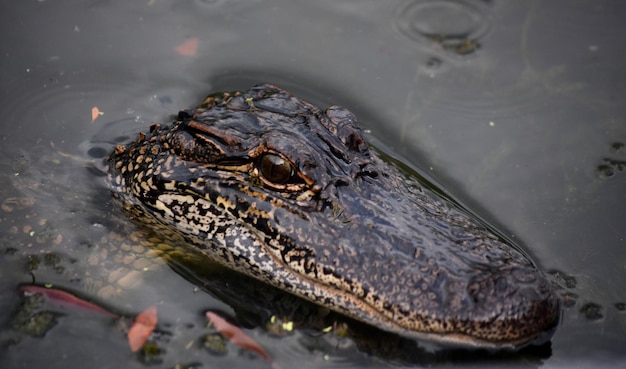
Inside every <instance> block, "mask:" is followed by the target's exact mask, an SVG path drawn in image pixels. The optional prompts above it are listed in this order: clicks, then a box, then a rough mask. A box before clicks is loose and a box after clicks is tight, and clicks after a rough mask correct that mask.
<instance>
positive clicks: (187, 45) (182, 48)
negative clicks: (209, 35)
mask: <svg viewBox="0 0 626 369" xmlns="http://www.w3.org/2000/svg"><path fill="white" fill-rule="evenodd" d="M198 46H200V40H199V39H198V38H197V37H192V38H189V39H187V40H186V41H185V42H183V43H182V44H180V45H177V46H175V47H174V51H176V52H177V53H178V54H180V55H182V56H195V55H196V53H197V52H198Z"/></svg>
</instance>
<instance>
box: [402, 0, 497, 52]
mask: <svg viewBox="0 0 626 369" xmlns="http://www.w3.org/2000/svg"><path fill="white" fill-rule="evenodd" d="M491 23H492V22H491V20H490V16H489V13H488V11H487V9H486V8H485V7H484V5H481V4H479V3H468V2H465V1H453V0H445V1H441V0H439V1H433V0H431V1H423V0H420V1H410V2H407V3H405V4H404V5H403V6H401V7H400V8H399V9H398V11H397V13H396V18H395V21H394V25H395V28H396V29H397V30H398V31H399V32H400V33H401V34H402V35H404V36H406V37H408V38H409V39H411V40H413V41H416V42H419V43H421V44H423V45H424V46H428V47H431V48H432V47H435V48H436V49H438V50H440V51H443V52H445V54H447V55H453V56H465V55H469V54H473V53H475V52H476V51H477V50H478V49H479V48H480V47H481V40H482V39H483V38H484V37H485V35H486V34H487V32H488V30H489V28H490V26H491Z"/></svg>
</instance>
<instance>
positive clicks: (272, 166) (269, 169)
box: [260, 154, 293, 184]
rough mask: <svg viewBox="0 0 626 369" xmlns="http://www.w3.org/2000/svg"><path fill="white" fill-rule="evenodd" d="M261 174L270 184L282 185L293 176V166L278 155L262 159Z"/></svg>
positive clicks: (266, 155) (266, 156)
mask: <svg viewBox="0 0 626 369" xmlns="http://www.w3.org/2000/svg"><path fill="white" fill-rule="evenodd" d="M260 166H261V174H263V177H265V179H267V180H268V181H270V182H273V183H278V184H282V183H285V182H287V181H288V180H289V178H291V176H292V175H293V168H292V167H291V164H290V163H289V162H288V161H287V160H285V159H283V158H281V157H280V156H278V155H276V154H265V155H263V156H262V157H261V165H260Z"/></svg>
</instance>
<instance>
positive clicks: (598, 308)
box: [580, 302, 604, 320]
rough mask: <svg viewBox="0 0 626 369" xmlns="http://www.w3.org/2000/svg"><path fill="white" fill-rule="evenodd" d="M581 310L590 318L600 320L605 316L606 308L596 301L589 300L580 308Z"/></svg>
mask: <svg viewBox="0 0 626 369" xmlns="http://www.w3.org/2000/svg"><path fill="white" fill-rule="evenodd" d="M580 312H581V313H582V314H583V315H584V316H585V318H586V319H588V320H600V319H602V318H604V314H603V313H604V308H603V307H602V305H598V304H596V303H594V302H588V303H586V304H585V305H583V306H582V307H581V308H580Z"/></svg>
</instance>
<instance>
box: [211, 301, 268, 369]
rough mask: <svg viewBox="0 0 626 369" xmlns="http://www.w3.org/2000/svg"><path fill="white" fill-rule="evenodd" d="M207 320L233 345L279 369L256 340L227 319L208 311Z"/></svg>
mask: <svg viewBox="0 0 626 369" xmlns="http://www.w3.org/2000/svg"><path fill="white" fill-rule="evenodd" d="M206 316H207V318H209V320H210V321H211V323H212V324H213V326H215V329H217V331H218V332H220V333H221V334H223V335H224V336H226V338H228V339H229V340H230V341H231V342H232V343H234V344H235V345H237V346H239V347H241V348H243V349H244V350H248V351H252V352H255V353H257V354H258V355H259V356H261V357H262V358H263V359H265V361H267V362H268V363H270V365H271V366H272V368H278V365H276V363H274V360H273V359H272V357H271V356H270V355H269V354H268V353H267V352H266V351H265V350H264V349H263V347H261V345H259V344H258V343H257V342H256V341H255V340H253V339H252V338H250V337H249V336H248V335H246V334H245V333H243V331H242V330H241V329H239V328H238V327H237V326H235V325H233V324H231V323H229V322H228V321H226V319H224V318H222V317H221V316H219V315H217V314H215V313H214V312H211V311H207V313H206Z"/></svg>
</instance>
